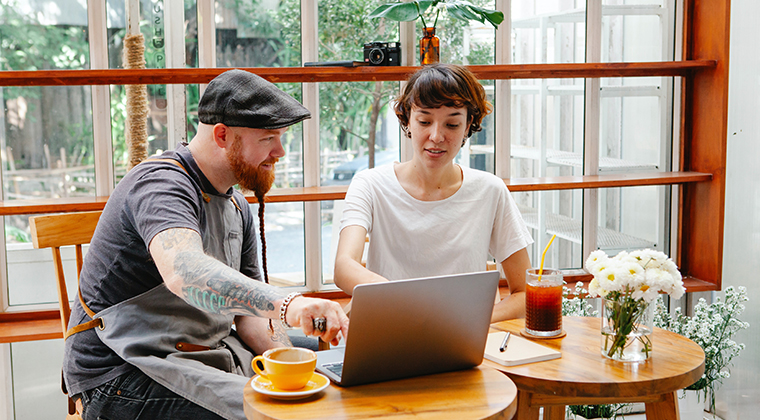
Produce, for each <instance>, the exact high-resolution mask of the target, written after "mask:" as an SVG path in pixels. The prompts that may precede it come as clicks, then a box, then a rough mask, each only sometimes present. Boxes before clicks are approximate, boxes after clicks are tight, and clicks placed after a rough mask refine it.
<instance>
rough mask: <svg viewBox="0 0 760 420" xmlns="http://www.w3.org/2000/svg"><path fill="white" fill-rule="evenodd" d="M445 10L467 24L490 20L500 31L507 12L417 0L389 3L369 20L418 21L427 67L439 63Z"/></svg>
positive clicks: (446, 0)
mask: <svg viewBox="0 0 760 420" xmlns="http://www.w3.org/2000/svg"><path fill="white" fill-rule="evenodd" d="M442 10H446V13H447V14H448V15H450V16H451V17H453V18H454V19H457V20H460V21H464V22H469V21H472V20H475V21H478V22H480V23H485V22H486V21H487V22H488V23H490V24H491V25H493V27H494V28H498V27H499V24H500V23H501V22H502V21H504V13H502V12H500V11H498V10H490V9H485V8H482V7H479V6H476V5H474V4H472V3H470V2H469V1H464V0H414V1H410V2H395V3H388V4H384V5H382V6H380V7H378V8H377V9H375V10H373V11H372V12H371V13H370V14H369V16H368V17H369V18H370V19H376V18H386V19H390V20H394V21H397V22H409V21H413V20H416V19H419V20H420V23H421V24H422V30H423V38H422V39H421V40H420V64H423V65H424V64H431V63H436V62H438V59H439V56H440V54H439V40H438V37H437V36H435V27H436V25H437V24H438V17H439V16H440V14H441V11H442ZM426 17H427V18H428V20H427V21H426V20H425V18H426ZM433 17H434V18H433ZM431 18H433V24H432V25H429V24H428V23H429V22H430V19H431Z"/></svg>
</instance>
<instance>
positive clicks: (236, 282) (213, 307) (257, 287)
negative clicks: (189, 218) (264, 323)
mask: <svg viewBox="0 0 760 420" xmlns="http://www.w3.org/2000/svg"><path fill="white" fill-rule="evenodd" d="M150 253H151V256H152V257H153V260H154V261H155V263H156V266H157V267H158V270H159V272H160V273H161V276H162V277H163V279H164V282H165V283H166V285H167V287H168V288H169V290H171V291H172V292H173V293H175V294H176V295H178V296H180V297H181V298H183V299H184V300H185V301H187V302H188V303H190V304H191V305H193V306H196V307H198V308H200V309H203V310H205V311H208V312H212V313H219V314H226V315H256V316H261V317H265V318H277V316H278V313H277V310H278V309H279V304H280V302H281V301H282V299H283V298H284V297H285V294H284V293H282V292H281V291H279V290H278V289H277V288H275V287H273V286H269V285H267V284H264V283H261V282H259V281H256V280H253V279H251V278H248V277H246V276H245V275H243V274H241V273H240V272H238V271H237V270H234V269H232V268H230V267H228V266H227V265H225V264H223V263H222V262H220V261H218V260H217V259H215V258H213V257H210V256H208V255H206V254H205V253H204V252H203V242H202V240H201V237H200V235H199V234H198V233H197V232H195V231H193V230H191V229H182V228H175V229H168V230H165V231H163V232H161V233H159V234H158V235H156V236H155V237H154V238H153V240H152V241H151V243H150Z"/></svg>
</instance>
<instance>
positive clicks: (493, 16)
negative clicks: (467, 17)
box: [473, 6, 504, 28]
mask: <svg viewBox="0 0 760 420" xmlns="http://www.w3.org/2000/svg"><path fill="white" fill-rule="evenodd" d="M473 10H475V11H476V12H478V13H481V14H482V15H483V17H485V18H486V20H487V21H488V22H489V23H490V24H491V25H493V27H494V28H498V27H499V24H500V23H501V22H504V13H502V12H500V11H498V10H490V9H484V8H482V7H477V6H473Z"/></svg>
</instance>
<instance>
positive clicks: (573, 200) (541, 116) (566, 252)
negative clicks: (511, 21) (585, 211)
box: [510, 79, 584, 268]
mask: <svg viewBox="0 0 760 420" xmlns="http://www.w3.org/2000/svg"><path fill="white" fill-rule="evenodd" d="M583 117H584V111H583V81H582V79H541V80H514V81H512V127H511V128H512V132H511V141H512V144H511V145H510V147H511V154H512V160H511V176H512V177H517V178H531V177H554V176H570V175H574V176H579V175H582V174H583ZM513 195H514V197H515V200H516V201H517V203H518V206H519V208H520V211H521V212H522V213H523V217H524V218H525V221H526V223H527V224H528V226H529V227H530V228H531V229H532V231H531V233H532V235H533V239H534V241H535V243H534V244H533V245H532V246H531V247H529V248H528V251H529V253H530V256H531V261H534V263H535V262H536V261H540V259H541V254H542V253H543V248H544V247H545V246H546V244H547V243H548V240H549V239H550V238H551V236H552V235H554V234H556V235H557V239H556V240H555V242H554V243H553V244H552V252H551V255H547V257H546V258H547V261H546V262H545V264H551V265H550V266H551V267H554V268H571V267H580V265H581V261H580V260H581V257H580V254H581V239H582V233H581V229H582V227H581V226H582V220H583V217H582V193H581V191H580V190H573V191H546V192H522V193H516V194H513Z"/></svg>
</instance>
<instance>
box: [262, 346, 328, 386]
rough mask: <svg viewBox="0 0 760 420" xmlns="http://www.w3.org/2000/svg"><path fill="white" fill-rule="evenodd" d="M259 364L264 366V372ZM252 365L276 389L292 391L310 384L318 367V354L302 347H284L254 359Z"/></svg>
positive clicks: (268, 351) (266, 352)
mask: <svg viewBox="0 0 760 420" xmlns="http://www.w3.org/2000/svg"><path fill="white" fill-rule="evenodd" d="M259 362H261V364H263V365H264V370H261V367H259ZM251 365H252V367H253V370H254V371H256V373H257V374H259V375H261V376H262V377H264V378H267V379H269V380H270V381H271V382H272V385H273V386H274V387H275V388H278V389H282V390H285V391H292V390H295V389H301V388H303V387H305V386H306V384H307V383H308V382H309V379H311V377H312V375H313V374H314V368H315V367H317V354H316V353H314V352H313V351H311V350H309V349H304V348H300V347H282V348H277V349H271V350H267V351H265V352H264V354H262V355H261V356H256V357H254V358H253V361H252V362H251Z"/></svg>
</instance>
